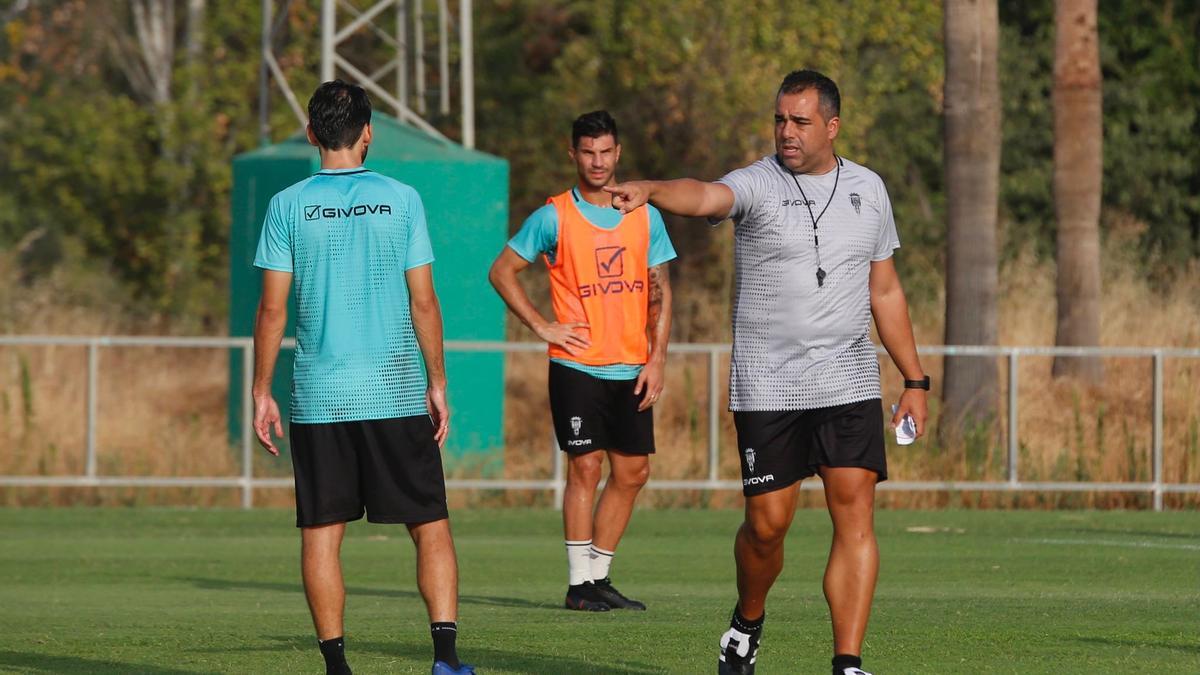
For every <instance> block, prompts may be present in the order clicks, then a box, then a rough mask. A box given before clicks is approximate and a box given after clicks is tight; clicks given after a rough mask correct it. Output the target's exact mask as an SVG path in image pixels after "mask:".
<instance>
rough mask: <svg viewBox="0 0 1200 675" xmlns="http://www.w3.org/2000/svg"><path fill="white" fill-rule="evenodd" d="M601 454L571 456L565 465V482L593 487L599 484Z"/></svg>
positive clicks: (590, 453) (591, 453)
mask: <svg viewBox="0 0 1200 675" xmlns="http://www.w3.org/2000/svg"><path fill="white" fill-rule="evenodd" d="M602 454H603V453H601V452H599V451H596V452H589V453H588V454H586V455H572V456H571V457H570V461H569V463H568V465H567V482H568V483H571V484H574V485H583V486H588V487H595V486H596V485H597V484H598V483H599V482H600V469H601V455H602Z"/></svg>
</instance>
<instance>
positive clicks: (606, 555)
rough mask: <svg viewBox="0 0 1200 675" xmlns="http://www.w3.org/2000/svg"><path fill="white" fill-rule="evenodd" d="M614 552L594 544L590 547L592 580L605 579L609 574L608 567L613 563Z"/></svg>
mask: <svg viewBox="0 0 1200 675" xmlns="http://www.w3.org/2000/svg"><path fill="white" fill-rule="evenodd" d="M613 555H614V552H613V551H605V550H604V549H602V548H599V547H597V546H596V545H595V544H592V545H591V546H589V547H588V557H589V558H591V562H592V564H591V568H592V580H593V581H595V580H597V579H603V578H604V577H607V576H608V567H609V565H612V559H613Z"/></svg>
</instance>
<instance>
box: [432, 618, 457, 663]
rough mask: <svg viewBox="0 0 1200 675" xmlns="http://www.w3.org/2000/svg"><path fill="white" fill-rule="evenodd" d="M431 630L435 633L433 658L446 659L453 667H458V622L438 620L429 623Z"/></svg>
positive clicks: (437, 659) (435, 659)
mask: <svg viewBox="0 0 1200 675" xmlns="http://www.w3.org/2000/svg"><path fill="white" fill-rule="evenodd" d="M429 632H430V633H432V634H433V660H434V661H445V662H446V665H448V666H450V667H451V668H457V667H458V666H459V665H460V664H459V663H458V648H457V647H456V646H455V642H456V641H457V640H458V623H456V622H454V621H437V622H435V623H431V624H429Z"/></svg>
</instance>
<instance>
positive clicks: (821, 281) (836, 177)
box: [779, 155, 842, 288]
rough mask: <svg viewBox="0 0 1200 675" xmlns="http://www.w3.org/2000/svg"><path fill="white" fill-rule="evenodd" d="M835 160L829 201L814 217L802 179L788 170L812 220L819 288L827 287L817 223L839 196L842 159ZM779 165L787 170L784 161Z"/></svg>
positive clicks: (836, 158)
mask: <svg viewBox="0 0 1200 675" xmlns="http://www.w3.org/2000/svg"><path fill="white" fill-rule="evenodd" d="M833 158H834V159H835V160H837V173H835V174H834V175H833V189H832V190H830V191H829V201H827V202H825V208H823V209H821V213H819V214H818V215H816V216H813V210H812V202H810V201H808V195H806V194H804V188H802V187H800V179H799V178H796V172H795V171H792V170H791V169H788V173H789V174H791V176H792V182H793V183H795V184H796V189H797V190H799V191H800V196H801V197H802V198H803V199H804V206H805V208H807V209H808V217H809V219H810V220H812V224H813V250H814V251H816V254H817V287H818V288H820V287H822V286H824V285H825V270H824V268H822V267H821V240H820V239H819V238H818V237H817V223H818V222H820V220H821V216H824V215H825V212H826V211H828V210H829V205H830V204H832V203H833V196H834V195H835V194H837V186H838V181H839V180H841V178H842V158H841V157H838V156H837V155H834V156H833ZM779 165H780V166H782V167H783V168H785V169H787V165H785V164H784V163H783V162H782V161H780V162H779Z"/></svg>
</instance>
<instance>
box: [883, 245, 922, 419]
mask: <svg viewBox="0 0 1200 675" xmlns="http://www.w3.org/2000/svg"><path fill="white" fill-rule="evenodd" d="M870 286H871V314H873V315H874V316H875V327H876V328H877V329H878V330H879V339H880V340H881V341H882V342H883V347H884V349H886V350H887V353H888V355H889V356H891V357H892V362H893V363H895V364H896V367H897V368H898V369H900V373H901V374H902V375H903V376H904V379H906V380H920V379H922V378H924V377H925V371H924V370H923V369H922V368H921V360H920V358H918V356H917V342H916V339H914V338H913V331H912V322H911V321H910V320H909V318H908V300H906V299H905V297H904V289H903V288H902V287H901V286H900V276H899V275H898V274H896V264H895V261H894V260H893V259H892V258H887V259H886V260H879V261H875V262H872V263H871V281H870ZM906 414H908V415H912V418H913V421H914V422H916V427H917V437H918V438H919V437H920V436H922V435H924V433H925V420H926V418H928V416H929V408H928V404H927V402H926V400H925V390H924V389H905V390H904V393H903V394H902V395H901V396H900V403H899V405H898V406H897V409H896V413H895V414H894V415H892V426H896V425H898V424H900V421H901V420H903V419H904V416H905V415H906Z"/></svg>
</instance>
